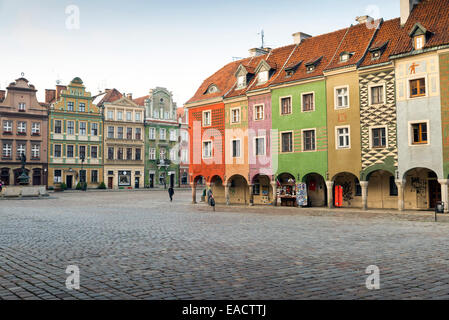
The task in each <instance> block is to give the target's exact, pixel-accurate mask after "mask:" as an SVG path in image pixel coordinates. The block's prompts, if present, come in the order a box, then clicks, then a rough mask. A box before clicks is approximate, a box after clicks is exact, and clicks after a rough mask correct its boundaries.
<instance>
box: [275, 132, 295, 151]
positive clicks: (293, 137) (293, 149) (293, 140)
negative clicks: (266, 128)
mask: <svg viewBox="0 0 449 320" xmlns="http://www.w3.org/2000/svg"><path fill="white" fill-rule="evenodd" d="M286 133H290V134H291V135H292V140H291V141H292V147H291V150H290V151H283V148H282V147H283V139H282V136H283V134H286ZM279 134H280V140H281V141H280V146H281V148H280V153H283V154H288V153H294V152H295V134H294V131H293V130H288V131H281V132H279Z"/></svg>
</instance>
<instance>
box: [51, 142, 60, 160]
mask: <svg viewBox="0 0 449 320" xmlns="http://www.w3.org/2000/svg"><path fill="white" fill-rule="evenodd" d="M53 156H54V157H55V158H61V145H60V144H55V151H54V152H53Z"/></svg>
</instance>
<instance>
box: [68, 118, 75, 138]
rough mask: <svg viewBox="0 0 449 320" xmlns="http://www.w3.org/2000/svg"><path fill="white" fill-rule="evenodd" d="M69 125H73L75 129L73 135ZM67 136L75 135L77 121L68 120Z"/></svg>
mask: <svg viewBox="0 0 449 320" xmlns="http://www.w3.org/2000/svg"><path fill="white" fill-rule="evenodd" d="M69 123H72V124H73V127H72V129H73V132H72V133H70V132H69ZM67 135H69V136H74V135H75V121H74V120H67Z"/></svg>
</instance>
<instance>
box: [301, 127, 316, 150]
mask: <svg viewBox="0 0 449 320" xmlns="http://www.w3.org/2000/svg"><path fill="white" fill-rule="evenodd" d="M304 131H314V132H315V134H314V138H315V141H314V142H313V144H314V145H315V149H313V150H304ZM301 140H302V141H301V151H302V152H316V151H317V149H318V148H317V144H316V128H307V129H301Z"/></svg>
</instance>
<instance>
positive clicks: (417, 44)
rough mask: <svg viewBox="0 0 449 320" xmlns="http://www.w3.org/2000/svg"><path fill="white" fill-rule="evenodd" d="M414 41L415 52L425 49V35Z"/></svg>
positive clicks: (417, 37)
mask: <svg viewBox="0 0 449 320" xmlns="http://www.w3.org/2000/svg"><path fill="white" fill-rule="evenodd" d="M414 40H415V50H421V49H422V48H424V44H425V40H426V39H425V36H424V35H420V36H416V37H415V38H414Z"/></svg>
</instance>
